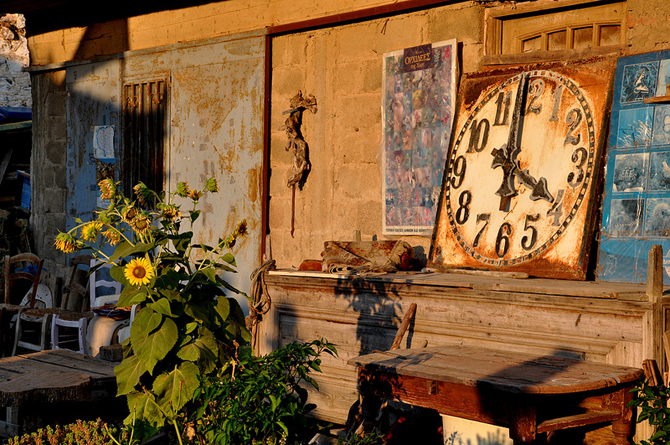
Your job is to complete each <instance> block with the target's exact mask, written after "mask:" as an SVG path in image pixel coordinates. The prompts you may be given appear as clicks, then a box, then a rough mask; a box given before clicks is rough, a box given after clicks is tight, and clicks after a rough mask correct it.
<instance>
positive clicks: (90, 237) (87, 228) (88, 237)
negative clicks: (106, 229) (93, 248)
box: [81, 221, 102, 241]
mask: <svg viewBox="0 0 670 445" xmlns="http://www.w3.org/2000/svg"><path fill="white" fill-rule="evenodd" d="M101 229H102V223H101V222H98V221H92V222H89V223H87V224H86V225H84V226H83V227H82V228H81V238H82V239H83V240H84V241H95V240H96V239H97V238H98V235H99V234H100V230H101Z"/></svg>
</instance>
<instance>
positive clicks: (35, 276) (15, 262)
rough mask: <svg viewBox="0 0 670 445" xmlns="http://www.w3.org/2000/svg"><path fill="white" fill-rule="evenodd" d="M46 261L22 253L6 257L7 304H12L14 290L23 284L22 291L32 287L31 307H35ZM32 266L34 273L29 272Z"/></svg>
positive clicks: (30, 254)
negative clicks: (20, 283) (19, 284)
mask: <svg viewBox="0 0 670 445" xmlns="http://www.w3.org/2000/svg"><path fill="white" fill-rule="evenodd" d="M43 264H44V260H43V259H41V258H40V257H38V256H37V255H35V254H32V253H20V254H18V255H14V256H9V255H6V256H5V273H4V278H5V303H6V304H11V293H12V288H14V287H16V286H17V285H18V283H19V282H23V283H24V285H23V286H22V289H23V290H24V291H25V287H26V286H27V287H28V289H29V290H30V288H31V287H32V294H31V298H30V307H31V308H32V307H34V306H35V296H36V295H37V286H38V284H39V281H40V275H41V274H42V266H43ZM30 266H34V271H28V270H26V269H29V268H30Z"/></svg>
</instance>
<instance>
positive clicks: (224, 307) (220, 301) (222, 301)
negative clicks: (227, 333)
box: [214, 297, 230, 322]
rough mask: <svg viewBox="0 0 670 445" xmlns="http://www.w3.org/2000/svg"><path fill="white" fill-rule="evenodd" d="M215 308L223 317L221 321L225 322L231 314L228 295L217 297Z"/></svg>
mask: <svg viewBox="0 0 670 445" xmlns="http://www.w3.org/2000/svg"><path fill="white" fill-rule="evenodd" d="M214 310H215V311H216V313H217V314H218V315H219V317H221V321H223V322H225V321H226V320H228V316H229V315H230V302H229V301H228V298H227V297H219V298H217V299H216V306H214Z"/></svg>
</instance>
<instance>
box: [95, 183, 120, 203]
mask: <svg viewBox="0 0 670 445" xmlns="http://www.w3.org/2000/svg"><path fill="white" fill-rule="evenodd" d="M98 187H100V192H101V196H100V198H101V199H103V200H104V199H107V200H109V201H111V200H112V198H114V195H116V184H114V180H113V179H112V178H106V179H103V180H102V181H100V182H98Z"/></svg>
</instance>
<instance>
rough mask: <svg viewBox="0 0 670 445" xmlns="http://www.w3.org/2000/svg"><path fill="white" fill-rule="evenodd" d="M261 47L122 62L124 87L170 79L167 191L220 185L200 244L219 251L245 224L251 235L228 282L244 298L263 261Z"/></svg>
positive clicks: (192, 49) (190, 49)
mask: <svg viewBox="0 0 670 445" xmlns="http://www.w3.org/2000/svg"><path fill="white" fill-rule="evenodd" d="M264 42H265V39H264V35H263V34H262V33H251V34H244V35H241V36H232V37H229V38H226V39H215V40H212V41H207V42H202V43H197V44H184V45H174V46H172V47H169V48H166V49H165V50H163V51H156V52H152V53H147V54H142V55H137V56H130V57H128V58H127V59H125V61H124V74H123V77H124V80H125V81H127V80H128V79H141V78H149V77H150V76H154V77H155V76H156V75H157V73H164V74H167V76H166V77H169V82H170V86H169V96H170V99H169V100H170V104H169V110H168V113H169V120H168V135H167V137H168V138H169V142H168V143H167V144H166V153H165V187H166V188H167V189H168V190H174V188H175V186H176V184H177V182H179V181H188V183H189V184H190V185H191V186H192V187H194V188H200V187H202V185H203V180H204V178H205V177H214V178H216V179H217V181H218V182H219V185H220V189H221V190H220V192H219V193H217V194H210V195H207V196H206V197H204V198H203V199H202V200H201V207H202V209H203V212H202V214H201V216H200V219H199V220H198V221H197V222H196V224H195V227H194V229H195V239H196V240H197V241H198V242H203V243H205V244H208V245H215V244H216V243H217V242H218V240H219V238H225V237H226V236H228V234H230V233H231V231H232V230H233V229H234V227H235V225H236V223H237V222H238V221H239V220H241V219H244V218H246V220H247V222H248V224H249V230H250V233H249V236H247V237H246V238H245V239H243V240H241V241H240V242H239V244H238V245H237V246H235V249H234V250H233V253H234V254H235V257H236V260H237V265H238V273H237V274H233V275H230V276H228V277H227V278H228V279H229V281H230V282H231V283H232V284H233V285H234V286H236V287H237V288H239V289H240V290H242V291H244V292H248V290H249V284H250V278H249V277H250V274H251V272H252V271H253V270H254V269H256V268H257V267H258V266H259V265H260V258H261V254H260V249H261V209H262V205H263V203H262V196H261V190H262V180H263V178H262V162H263V98H264V76H265V74H264V57H265V56H264V51H265V46H264ZM188 208H190V207H188V205H187V203H186V202H184V208H183V209H184V210H186V209H188Z"/></svg>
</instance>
